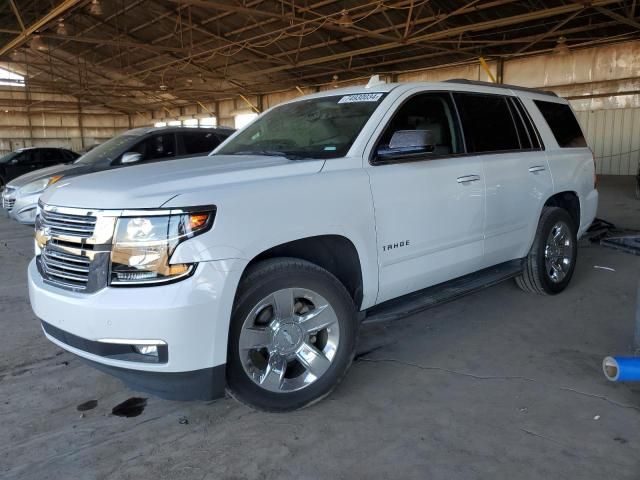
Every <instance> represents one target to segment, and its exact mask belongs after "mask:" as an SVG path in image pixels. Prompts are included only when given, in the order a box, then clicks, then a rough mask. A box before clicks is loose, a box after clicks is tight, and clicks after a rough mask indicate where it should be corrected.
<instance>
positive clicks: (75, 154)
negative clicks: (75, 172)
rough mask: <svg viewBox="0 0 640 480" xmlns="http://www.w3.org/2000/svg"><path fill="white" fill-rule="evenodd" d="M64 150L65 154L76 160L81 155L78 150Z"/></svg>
mask: <svg viewBox="0 0 640 480" xmlns="http://www.w3.org/2000/svg"><path fill="white" fill-rule="evenodd" d="M63 152H64V153H65V155H66V156H67V158H68V159H69V160H75V159H76V158H78V157H79V156H80V155H78V154H77V153H76V152H72V151H71V150H63Z"/></svg>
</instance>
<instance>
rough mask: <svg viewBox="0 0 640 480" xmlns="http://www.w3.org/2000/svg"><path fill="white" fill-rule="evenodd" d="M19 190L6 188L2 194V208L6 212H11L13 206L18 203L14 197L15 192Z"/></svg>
mask: <svg viewBox="0 0 640 480" xmlns="http://www.w3.org/2000/svg"><path fill="white" fill-rule="evenodd" d="M16 190H17V188H15V187H5V189H4V191H3V192H2V208H4V209H6V210H11V209H12V208H13V205H14V204H15V203H16V199H15V197H14V196H13V194H14V192H15V191H16Z"/></svg>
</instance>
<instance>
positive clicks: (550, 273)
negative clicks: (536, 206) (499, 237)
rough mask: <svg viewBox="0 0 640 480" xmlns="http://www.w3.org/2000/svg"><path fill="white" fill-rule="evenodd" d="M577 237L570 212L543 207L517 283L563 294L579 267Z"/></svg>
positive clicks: (533, 290)
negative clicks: (577, 262)
mask: <svg viewBox="0 0 640 480" xmlns="http://www.w3.org/2000/svg"><path fill="white" fill-rule="evenodd" d="M577 254H578V239H577V234H576V227H575V225H574V222H573V219H572V218H571V216H570V215H569V213H568V212H567V211H566V210H564V209H562V208H558V207H544V208H543V209H542V215H540V221H539V222H538V229H537V231H536V236H535V239H534V241H533V245H532V246H531V251H530V252H529V255H528V256H527V258H526V259H525V262H524V269H523V271H522V274H521V275H520V276H518V277H516V283H517V284H518V286H519V287H520V288H521V289H522V290H524V291H525V292H530V293H536V294H538V295H555V294H557V293H560V292H561V291H563V290H564V289H565V288H567V285H569V282H570V281H571V277H572V276H573V271H574V269H575V266H576V259H577Z"/></svg>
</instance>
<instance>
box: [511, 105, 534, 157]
mask: <svg viewBox="0 0 640 480" xmlns="http://www.w3.org/2000/svg"><path fill="white" fill-rule="evenodd" d="M507 105H508V106H509V110H511V118H513V121H514V123H515V124H516V131H517V132H518V139H519V140H520V148H522V149H523V150H530V149H531V139H530V138H529V133H528V132H527V129H526V128H525V126H524V120H523V119H522V117H521V116H520V113H519V112H518V110H516V107H515V105H514V104H513V99H511V98H509V99H507Z"/></svg>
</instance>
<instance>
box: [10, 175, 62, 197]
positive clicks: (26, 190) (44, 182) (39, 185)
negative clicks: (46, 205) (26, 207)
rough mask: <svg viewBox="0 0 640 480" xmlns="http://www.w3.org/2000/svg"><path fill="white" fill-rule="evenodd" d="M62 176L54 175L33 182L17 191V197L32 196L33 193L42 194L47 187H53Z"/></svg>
mask: <svg viewBox="0 0 640 480" xmlns="http://www.w3.org/2000/svg"><path fill="white" fill-rule="evenodd" d="M62 177H63V175H54V176H53V177H45V178H41V179H40V180H34V181H33V182H30V183H27V184H26V185H23V186H22V187H20V188H19V189H18V195H32V194H34V193H41V192H44V191H45V189H46V188H47V187H48V186H49V185H53V184H54V183H56V182H57V181H59V180H60V179H61V178H62Z"/></svg>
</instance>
